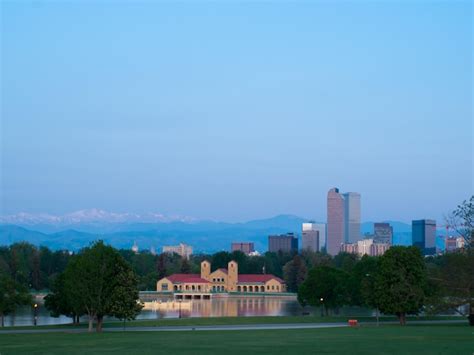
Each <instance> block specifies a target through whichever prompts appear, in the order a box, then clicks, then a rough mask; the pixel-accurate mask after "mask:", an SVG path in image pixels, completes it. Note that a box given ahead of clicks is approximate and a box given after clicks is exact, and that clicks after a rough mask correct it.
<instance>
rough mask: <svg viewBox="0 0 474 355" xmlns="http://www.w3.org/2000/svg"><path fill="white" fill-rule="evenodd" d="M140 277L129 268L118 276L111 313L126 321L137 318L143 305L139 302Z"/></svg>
mask: <svg viewBox="0 0 474 355" xmlns="http://www.w3.org/2000/svg"><path fill="white" fill-rule="evenodd" d="M137 283H138V279H137V276H136V275H135V273H134V272H133V271H132V270H127V271H125V272H122V273H120V274H119V275H118V276H117V284H118V285H117V287H116V289H115V291H114V293H113V296H112V297H113V300H112V309H111V314H112V315H113V316H114V317H116V318H118V319H120V320H123V324H124V329H125V321H128V320H132V319H135V317H136V316H137V315H138V314H139V313H140V311H141V309H142V308H143V305H142V304H141V303H140V302H138V301H137V300H138V298H139V297H138V289H137Z"/></svg>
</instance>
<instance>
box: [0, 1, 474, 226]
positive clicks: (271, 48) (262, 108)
mask: <svg viewBox="0 0 474 355" xmlns="http://www.w3.org/2000/svg"><path fill="white" fill-rule="evenodd" d="M1 9H2V33H1V34H2V55H1V57H2V58H1V59H2V67H1V68H2V72H1V84H2V102H1V109H2V110H1V121H2V126H1V141H2V154H1V157H2V165H1V168H2V171H1V177H2V185H1V194H2V196H1V201H2V211H1V212H2V213H3V214H10V213H16V212H19V211H27V212H50V213H65V212H71V211H74V210H77V209H83V208H92V207H97V208H103V209H107V210H112V211H122V212H123V211H127V212H145V211H159V212H162V213H168V214H181V215H189V216H194V217H197V218H209V219H218V220H227V221H240V220H246V219H253V218H259V217H266V216H271V215H275V214H280V213H291V214H297V215H300V216H305V217H310V218H315V219H317V220H325V218H326V193H327V190H328V189H329V188H331V187H333V186H337V187H339V188H340V189H341V190H342V191H344V192H345V191H357V192H360V193H361V194H362V219H363V220H382V219H399V220H404V221H409V220H411V219H412V218H424V217H426V218H437V219H440V218H441V217H442V215H443V214H445V213H447V212H448V211H450V210H451V209H452V208H453V207H455V205H456V204H457V203H459V202H461V200H463V199H464V198H467V197H468V196H469V195H471V194H472V191H473V168H472V165H473V158H472V157H473V145H472V139H473V125H472V99H473V97H472V79H473V77H472V60H473V58H472V49H473V43H472V5H471V3H470V2H468V1H466V2H450V1H446V2H433V3H432V2H426V1H420V2H411V1H403V2H395V1H391V2H382V1H379V2H377V1H376V2H362V1H353V2H338V1H334V2H316V1H314V2H298V3H289V2H288V3H285V2H273V3H272V2H264V3H252V2H242V3H238V2H233V3H227V4H224V3H212V2H199V1H194V2H184V3H181V4H173V3H160V2H141V3H138V4H136V3H134V2H129V3H127V2H122V3H120V4H116V3H113V2H111V1H104V2H101V3H95V4H94V3H92V2H85V1H84V2H79V1H57V2H26V1H25V2H23V1H21V2H20V1H12V2H5V1H4V2H2V5H1Z"/></svg>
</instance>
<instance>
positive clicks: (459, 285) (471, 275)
mask: <svg viewBox="0 0 474 355" xmlns="http://www.w3.org/2000/svg"><path fill="white" fill-rule="evenodd" d="M430 266H431V267H430V269H429V270H430V273H429V276H430V281H432V282H434V283H435V286H437V287H436V291H437V292H436V294H435V295H434V297H432V298H431V299H430V301H431V302H430V306H431V307H433V309H434V311H436V312H439V311H447V310H454V311H455V312H458V313H460V314H462V315H466V313H464V308H463V306H466V305H468V308H467V309H468V314H469V318H470V320H471V319H472V321H471V322H474V250H473V249H469V250H467V251H464V252H463V251H460V252H456V253H447V254H444V255H442V256H440V257H438V258H437V260H436V264H435V265H430Z"/></svg>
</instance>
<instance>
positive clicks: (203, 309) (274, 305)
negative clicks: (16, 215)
mask: <svg viewBox="0 0 474 355" xmlns="http://www.w3.org/2000/svg"><path fill="white" fill-rule="evenodd" d="M305 311H307V312H309V313H310V314H314V315H319V314H320V309H319V308H308V307H307V308H305ZM302 312H303V308H302V307H301V306H300V305H299V303H298V302H297V301H296V299H290V298H280V297H248V298H247V297H240V298H214V299H211V300H190V301H182V302H181V303H179V302H177V301H172V300H162V301H156V302H146V303H145V308H144V309H143V310H142V312H141V313H140V314H139V315H138V317H137V319H160V318H178V317H179V315H180V313H181V317H183V318H188V317H249V316H291V315H301V314H302ZM340 314H341V315H360V316H362V315H371V314H372V313H371V311H369V310H366V309H358V308H352V309H351V308H344V309H342V310H341V313H340ZM83 320H84V321H87V318H86V317H84V318H83ZM33 322H34V312H33V310H32V309H31V308H29V307H23V308H21V309H19V310H17V312H16V314H15V315H13V316H12V315H10V316H8V317H6V318H5V326H13V325H15V326H21V325H33ZM67 323H71V318H68V317H64V316H61V317H58V318H54V317H51V316H50V315H49V312H48V310H46V309H45V308H44V306H43V305H42V303H40V306H39V307H38V321H37V324H38V325H48V324H49V325H52V324H67Z"/></svg>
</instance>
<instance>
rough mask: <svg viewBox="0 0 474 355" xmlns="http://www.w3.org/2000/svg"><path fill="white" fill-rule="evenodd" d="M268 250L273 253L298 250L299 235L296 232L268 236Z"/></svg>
mask: <svg viewBox="0 0 474 355" xmlns="http://www.w3.org/2000/svg"><path fill="white" fill-rule="evenodd" d="M268 251H269V252H273V253H278V252H279V251H282V252H293V251H295V252H297V251H298V237H297V236H296V235H295V234H294V233H287V234H281V235H270V236H268Z"/></svg>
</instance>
